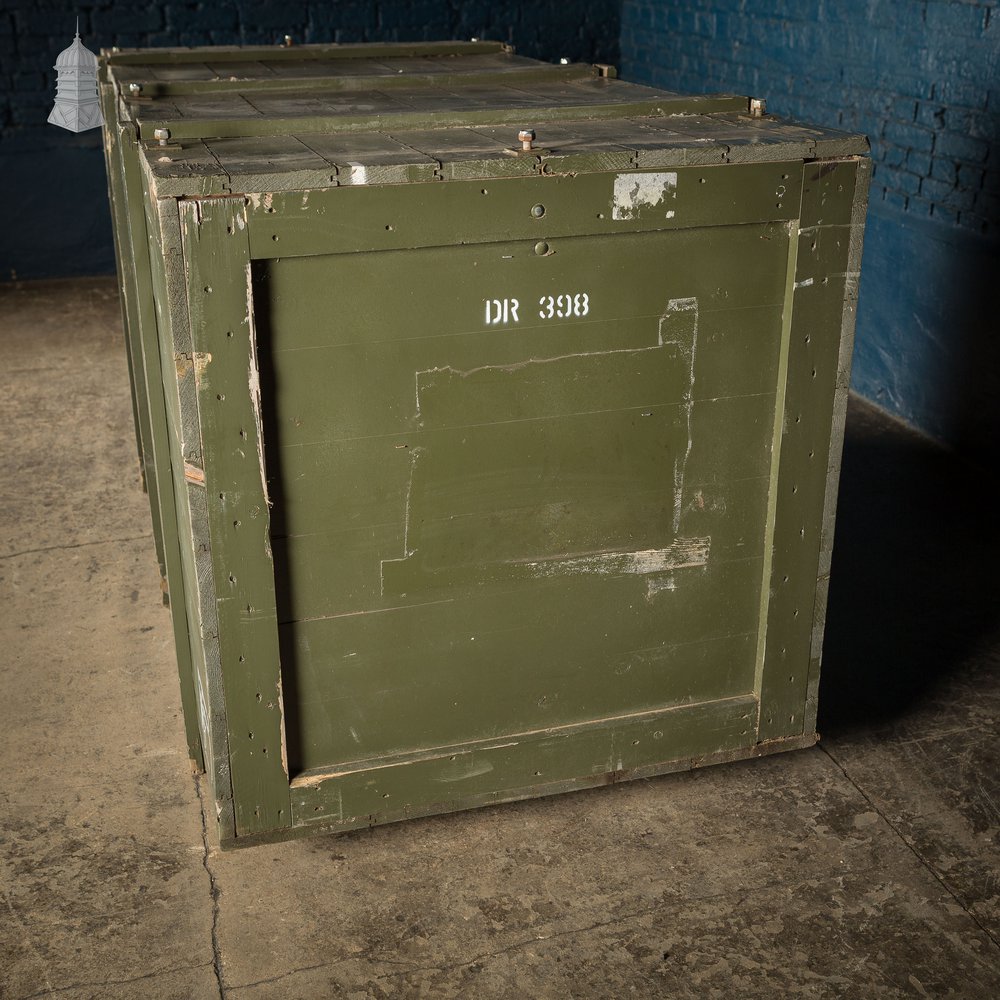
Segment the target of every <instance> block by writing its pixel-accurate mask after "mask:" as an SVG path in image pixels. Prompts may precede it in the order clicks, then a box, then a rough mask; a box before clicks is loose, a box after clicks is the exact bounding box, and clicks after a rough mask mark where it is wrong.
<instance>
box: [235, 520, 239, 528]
mask: <svg viewBox="0 0 1000 1000" xmlns="http://www.w3.org/2000/svg"><path fill="white" fill-rule="evenodd" d="M239 526H240V522H239V521H238V520H237V521H233V527H234V528H238V527H239Z"/></svg>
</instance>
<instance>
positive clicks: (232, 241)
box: [101, 42, 869, 845]
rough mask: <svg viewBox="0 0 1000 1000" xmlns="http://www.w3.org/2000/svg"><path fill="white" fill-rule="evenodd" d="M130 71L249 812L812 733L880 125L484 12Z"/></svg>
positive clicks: (363, 816) (138, 381) (119, 60)
mask: <svg viewBox="0 0 1000 1000" xmlns="http://www.w3.org/2000/svg"><path fill="white" fill-rule="evenodd" d="M101 94H102V102H103V109H104V116H105V121H106V123H107V124H106V144H105V145H106V151H107V158H108V175H109V186H110V194H111V201H112V206H113V212H114V219H115V231H116V240H117V246H118V260H119V269H120V277H121V285H122V297H123V307H124V309H123V311H124V318H125V326H126V336H127V343H128V351H129V363H130V370H131V373H132V379H133V402H134V412H135V418H136V430H137V441H138V448H139V455H140V459H141V464H142V469H143V474H144V481H145V484H146V488H147V490H148V493H149V499H150V504H151V508H152V514H153V522H154V529H155V537H156V549H157V555H158V558H159V561H160V565H161V571H162V575H163V578H164V592H165V595H166V596H167V599H168V601H169V604H170V608H171V613H172V616H173V622H174V630H175V636H176V648H177V659H178V664H179V669H180V678H181V690H182V695H183V701H184V712H185V719H186V723H187V733H188V743H189V747H190V751H191V755H192V757H193V758H194V759H195V761H196V762H197V763H198V764H199V765H200V766H203V767H204V769H205V771H206V773H207V775H208V779H209V784H210V787H211V789H212V794H213V795H214V798H215V803H216V815H217V818H218V833H219V836H220V838H221V841H222V843H223V844H225V845H231V844H236V843H240V844H242V843H253V842H256V841H259V840H261V839H267V838H273V837H285V836H292V835H296V834H299V833H302V832H310V831H321V830H323V831H330V830H348V829H352V828H356V827H361V826H368V825H372V824H376V823H384V822H390V821H393V820H398V819H404V818H407V817H412V816H421V815H428V814H431V813H438V812H446V811H451V810H457V809H464V808H469V807H472V806H479V805H486V804H490V803H496V802H504V801H509V800H513V799H519V798H525V797H529V796H536V795H545V794H549V793H554V792H561V791H568V790H571V789H575V788H582V787H587V786H592V785H600V784H606V783H611V782H615V781H619V780H625V779H628V778H633V777H638V776H649V775H655V774H660V773H664V772H668V771H674V770H679V769H684V768H691V767H696V766H701V765H703V764H709V763H714V762H719V761H727V760H734V759H738V758H745V757H753V756H757V755H760V754H764V753H770V752H773V751H777V750H785V749H791V748H796V747H803V746H807V745H809V744H811V743H813V742H814V741H815V739H816V733H815V725H816V696H817V688H818V682H819V665H820V656H821V648H822V636H823V624H824V617H825V606H826V591H827V582H828V578H829V570H830V552H831V546H832V539H833V524H834V508H835V503H836V495H837V478H838V469H839V460H840V450H841V443H842V438H843V423H844V413H845V407H846V399H847V387H848V378H849V368H850V356H851V343H852V335H853V326H854V307H855V302H856V298H857V286H858V270H859V266H860V256H861V240H862V231H863V222H864V213H865V205H866V194H867V184H868V175H869V161H868V159H867V158H866V153H867V148H868V147H867V143H866V141H865V140H864V138H863V137H860V136H855V135H846V134H843V133H836V132H831V131H828V130H824V129H820V128H811V127H806V126H802V125H797V124H793V123H789V122H782V121H779V120H777V119H775V118H773V117H769V116H767V115H765V114H763V113H762V109H761V107H760V105H759V103H758V102H752V101H749V100H748V99H747V98H746V97H740V96H735V95H709V96H701V97H685V96H681V95H677V94H670V93H665V92H662V91H657V90H651V89H649V88H646V87H639V86H634V85H631V84H628V83H624V82H622V81H619V80H617V79H616V78H615V74H614V71H613V70H612V69H611V68H610V67H606V66H585V65H568V66H565V65H560V66H550V65H547V64H543V63H538V62H534V61H532V60H528V59H523V58H519V57H517V56H516V55H514V54H513V52H512V51H511V50H510V48H509V47H507V46H503V45H500V44H496V43H490V42H479V43H440V44H426V45H386V46H308V47H302V48H292V49H286V48H273V49H272V48H243V49H215V48H209V49H170V50H149V51H145V50H143V51H125V52H117V51H111V52H105V53H103V54H102V70H101ZM522 132H527V133H530V132H533V133H534V137H533V138H532V137H531V135H530V134H526V135H522V134H520V133H522ZM666 791H668V790H666V789H665V792H666Z"/></svg>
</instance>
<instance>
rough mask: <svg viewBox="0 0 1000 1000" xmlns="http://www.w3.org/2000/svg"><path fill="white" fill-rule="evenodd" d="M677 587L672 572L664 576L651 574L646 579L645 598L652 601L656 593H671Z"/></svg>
mask: <svg viewBox="0 0 1000 1000" xmlns="http://www.w3.org/2000/svg"><path fill="white" fill-rule="evenodd" d="M676 589H677V581H676V580H675V579H674V575H673V573H667V574H666V575H665V576H651V577H649V579H648V580H646V600H647V601H652V600H653V598H654V597H656V595H657V594H662V593H673V591H675V590H676Z"/></svg>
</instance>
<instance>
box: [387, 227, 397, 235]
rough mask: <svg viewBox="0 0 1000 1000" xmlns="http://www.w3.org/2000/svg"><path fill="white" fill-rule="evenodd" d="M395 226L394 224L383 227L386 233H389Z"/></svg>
mask: <svg viewBox="0 0 1000 1000" xmlns="http://www.w3.org/2000/svg"><path fill="white" fill-rule="evenodd" d="M395 228H396V227H395V226H386V227H385V231H386V232H387V233H391V232H392V231H393V229H395Z"/></svg>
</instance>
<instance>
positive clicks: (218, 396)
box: [215, 392, 226, 403]
mask: <svg viewBox="0 0 1000 1000" xmlns="http://www.w3.org/2000/svg"><path fill="white" fill-rule="evenodd" d="M215 398H216V399H217V400H218V401H219V402H220V403H221V402H222V401H223V400H224V399H225V398H226V394H225V393H224V392H219V393H216V395H215Z"/></svg>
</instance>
